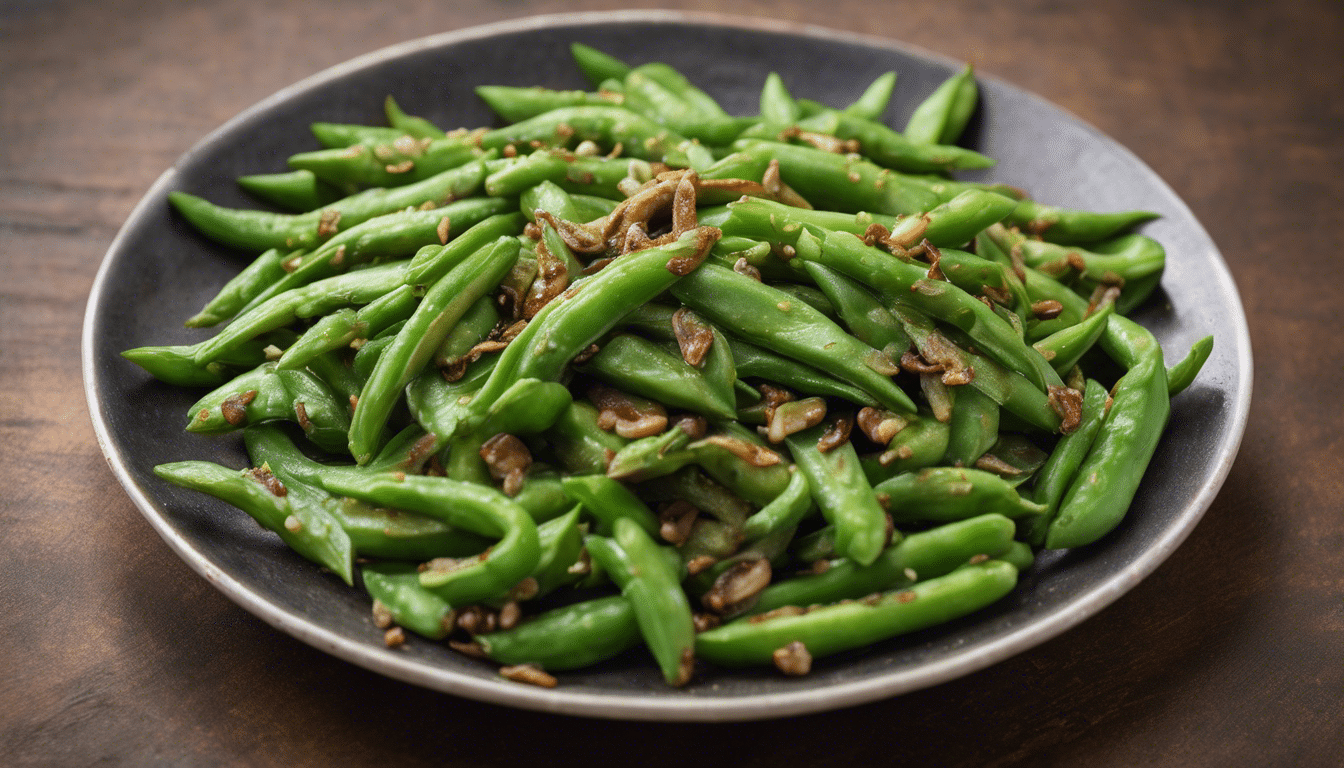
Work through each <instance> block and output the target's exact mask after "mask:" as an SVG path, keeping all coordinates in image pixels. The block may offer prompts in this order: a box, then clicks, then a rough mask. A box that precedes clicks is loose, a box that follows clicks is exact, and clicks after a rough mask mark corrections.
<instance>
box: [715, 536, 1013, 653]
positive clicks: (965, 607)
mask: <svg viewBox="0 0 1344 768" xmlns="http://www.w3.org/2000/svg"><path fill="white" fill-rule="evenodd" d="M1016 584H1017V569H1016V568H1014V567H1013V566H1012V565H1011V564H1009V563H1006V562H1003V561H1001V560H991V561H989V562H987V563H982V564H980V565H969V566H966V567H965V568H960V569H958V570H955V571H953V572H952V573H949V574H947V575H946V576H940V577H938V578H936V579H929V580H928V581H922V582H919V583H917V584H914V585H913V586H911V587H910V588H909V589H905V590H901V591H897V592H889V593H886V594H883V595H882V596H881V597H879V598H877V599H876V600H873V601H871V602H870V601H859V602H846V603H836V604H833V605H829V606H823V607H820V608H815V609H812V610H810V611H807V612H805V613H802V614H798V615H781V616H779V617H775V618H770V619H768V620H764V621H762V620H759V619H756V620H754V619H753V618H746V619H738V620H737V621H733V622H730V623H728V624H724V625H722V626H720V627H716V628H714V629H710V630H707V631H705V632H701V633H700V634H699V635H697V636H696V638H695V652H696V653H697V654H698V655H700V656H701V657H703V658H704V659H706V660H708V661H712V662H714V663H716V664H723V665H726V666H741V665H745V664H769V663H770V662H771V661H772V660H773V656H774V653H775V651H776V650H779V649H782V648H785V647H786V646H788V645H789V644H790V643H794V642H799V643H802V644H803V646H804V647H806V649H807V651H808V653H809V654H810V655H811V656H813V657H822V656H829V655H831V654H834V653H839V652H840V651H847V650H850V649H852V648H862V647H864V646H867V645H871V644H873V643H876V642H879V641H881V640H885V639H887V638H891V637H895V636H897V635H901V634H905V633H908V632H913V631H915V630H918V629H924V628H926V627H931V626H935V625H937V624H942V623H945V622H948V621H951V620H953V619H956V618H959V617H961V616H965V615H966V614H968V613H972V612H973V611H976V610H979V609H980V608H983V607H985V606H987V605H989V604H991V603H993V602H995V601H997V600H999V599H1000V598H1002V597H1003V596H1004V595H1006V594H1008V593H1009V592H1010V591H1012V589H1013V587H1014V586H1015V585H1016Z"/></svg>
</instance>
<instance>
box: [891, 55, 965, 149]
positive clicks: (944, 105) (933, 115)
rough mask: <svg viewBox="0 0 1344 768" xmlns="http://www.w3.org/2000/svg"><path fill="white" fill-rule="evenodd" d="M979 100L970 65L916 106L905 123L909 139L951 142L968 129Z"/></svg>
mask: <svg viewBox="0 0 1344 768" xmlns="http://www.w3.org/2000/svg"><path fill="white" fill-rule="evenodd" d="M975 103H976V87H975V74H974V73H973V72H972V71H971V67H970V65H967V66H966V67H965V68H964V69H962V70H961V71H960V72H958V73H957V74H955V75H953V76H952V77H949V78H948V79H947V80H944V81H943V83H942V84H941V85H939V86H938V87H937V88H936V89H935V90H934V92H933V93H931V94H929V96H928V98H926V99H925V100H924V101H922V102H920V104H919V106H918V107H915V111H914V112H912V113H911V114H910V119H909V121H908V122H906V124H905V138H907V139H909V140H910V141H912V142H914V143H916V144H951V143H952V142H954V141H956V140H957V138H958V137H960V136H961V132H962V131H963V130H965V128H966V122H967V121H968V120H970V117H971V114H972V113H973V112H975Z"/></svg>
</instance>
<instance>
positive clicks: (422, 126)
mask: <svg viewBox="0 0 1344 768" xmlns="http://www.w3.org/2000/svg"><path fill="white" fill-rule="evenodd" d="M383 114H384V115H386V116H387V122H388V125H391V126H392V127H393V128H395V129H397V130H398V131H402V132H404V133H405V134H406V135H408V136H413V137H415V138H417V139H441V138H443V130H442V129H441V128H439V127H438V126H436V125H434V124H433V123H431V122H430V121H428V120H426V119H425V118H423V117H416V116H414V115H408V114H406V113H405V112H404V111H402V109H401V107H400V106H398V105H397V101H396V99H394V98H392V97H391V96H388V97H387V98H386V99H384V100H383Z"/></svg>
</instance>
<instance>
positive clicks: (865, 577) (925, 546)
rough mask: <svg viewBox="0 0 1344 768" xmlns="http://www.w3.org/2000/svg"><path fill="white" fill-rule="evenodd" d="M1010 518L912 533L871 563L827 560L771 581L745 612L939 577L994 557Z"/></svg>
mask: <svg viewBox="0 0 1344 768" xmlns="http://www.w3.org/2000/svg"><path fill="white" fill-rule="evenodd" d="M1013 532H1014V526H1013V521H1012V520H1009V519H1008V518H1006V517H1004V516H1003V515H1000V514H997V513H992V512H991V513H987V514H982V515H978V516H976V517H970V518H967V519H965V520H959V521H956V522H951V523H945V524H943V525H940V526H938V527H937V528H930V529H929V530H927V531H920V532H918V533H912V534H910V535H909V536H906V537H905V538H903V539H901V540H900V541H899V542H897V543H896V544H893V545H892V546H890V547H887V548H886V549H885V550H883V551H882V554H881V555H879V556H878V558H877V560H874V561H873V563H872V564H871V565H867V566H860V565H859V564H858V563H855V562H854V561H853V560H850V559H848V558H840V559H836V560H832V561H830V562H829V563H827V568H826V570H825V571H822V572H821V573H816V574H809V575H804V576H799V577H796V578H792V579H788V580H786V581H781V582H778V583H776V584H771V585H770V586H768V587H766V588H765V589H764V590H762V591H761V593H760V596H759V597H758V599H757V601H756V604H755V605H754V606H752V607H751V609H750V610H749V611H748V612H747V613H748V615H755V614H762V613H767V612H769V611H773V610H775V609H777V608H783V607H784V606H786V605H796V606H799V607H806V606H809V605H818V604H823V603H834V602H837V601H839V600H857V599H859V598H862V597H866V596H868V595H871V594H873V593H874V592H885V591H887V590H891V589H898V588H902V587H906V586H909V585H910V584H913V583H915V582H916V581H920V580H925V579H932V578H936V577H938V576H943V575H946V574H948V573H951V572H952V571H954V570H956V569H957V568H959V567H961V566H963V565H965V564H966V563H967V562H968V561H969V560H970V559H971V558H972V557H975V556H976V555H988V556H990V557H995V556H998V555H1000V554H1002V553H1003V552H1004V551H1006V550H1007V549H1008V547H1009V545H1010V544H1011V543H1012V540H1013Z"/></svg>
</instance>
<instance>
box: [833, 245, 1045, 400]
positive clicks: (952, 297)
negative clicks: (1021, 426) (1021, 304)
mask: <svg viewBox="0 0 1344 768" xmlns="http://www.w3.org/2000/svg"><path fill="white" fill-rule="evenodd" d="M819 258H820V260H821V262H822V263H823V264H825V265H827V266H829V267H831V268H833V269H835V270H837V271H839V272H842V273H844V274H847V275H849V276H850V277H852V278H854V279H856V280H859V281H861V282H866V283H867V284H869V285H872V286H873V287H874V288H876V289H877V290H878V292H879V293H880V294H881V295H882V296H883V297H884V298H886V299H888V301H897V300H899V301H901V302H902V303H905V304H908V305H910V306H914V307H916V308H918V309H920V310H923V311H925V312H928V313H929V314H930V315H933V316H935V317H937V318H938V319H941V320H943V321H945V322H948V323H949V324H951V325H953V326H954V327H957V328H960V329H961V330H963V331H965V332H966V333H968V334H970V336H971V338H973V339H975V341H976V343H977V344H978V345H979V346H980V347H981V348H982V349H983V350H984V351H985V353H986V354H987V355H988V356H989V357H992V358H994V359H995V360H998V361H999V362H1000V363H1002V364H1003V365H1004V366H1005V367H1007V368H1009V369H1011V370H1014V371H1016V372H1017V373H1020V374H1022V375H1023V376H1025V377H1027V379H1028V380H1029V381H1031V383H1032V384H1034V385H1036V387H1037V388H1038V389H1040V390H1042V391H1045V390H1046V388H1047V387H1048V386H1062V385H1063V382H1062V381H1061V380H1060V378H1059V374H1057V373H1055V371H1054V369H1053V368H1051V367H1050V365H1049V363H1048V362H1047V361H1046V359H1045V358H1044V357H1042V356H1041V354H1040V353H1039V352H1037V351H1036V350H1034V349H1031V348H1029V347H1027V346H1026V344H1025V343H1024V342H1023V341H1022V338H1021V337H1020V336H1018V335H1017V333H1016V332H1015V331H1014V330H1013V329H1012V327H1011V326H1010V325H1008V323H1007V322H1005V321H1004V320H1003V319H1002V318H1000V317H999V316H998V315H995V314H994V311H993V310H992V309H990V308H989V307H987V306H985V305H984V304H982V303H981V302H980V301H979V300H977V299H976V298H975V297H974V296H971V295H970V294H968V293H966V292H965V291H962V290H960V289H959V288H957V287H955V286H953V285H951V284H950V283H946V282H943V281H940V280H931V279H929V278H928V276H927V274H926V271H925V270H924V269H922V268H920V267H918V266H915V265H913V264H907V263H905V262H903V261H901V260H900V259H898V258H896V257H894V256H891V255H890V254H886V253H884V252H883V251H880V250H878V249H876V248H871V247H868V246H865V245H864V244H863V242H862V241H861V240H859V239H858V238H856V237H854V236H853V235H850V234H848V233H844V232H827V233H826V236H825V238H824V239H823V241H822V249H821V254H820V257H819Z"/></svg>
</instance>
